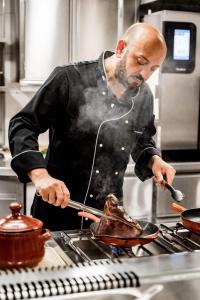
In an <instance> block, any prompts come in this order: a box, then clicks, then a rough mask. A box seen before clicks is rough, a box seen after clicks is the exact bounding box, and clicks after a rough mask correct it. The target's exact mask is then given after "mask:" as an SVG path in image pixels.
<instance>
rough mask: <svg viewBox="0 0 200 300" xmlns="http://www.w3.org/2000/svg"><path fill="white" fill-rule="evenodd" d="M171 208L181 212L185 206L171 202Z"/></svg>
mask: <svg viewBox="0 0 200 300" xmlns="http://www.w3.org/2000/svg"><path fill="white" fill-rule="evenodd" d="M171 209H172V210H174V211H178V212H183V211H185V210H186V208H185V207H183V206H181V205H180V204H177V203H175V202H173V203H172V204H171Z"/></svg>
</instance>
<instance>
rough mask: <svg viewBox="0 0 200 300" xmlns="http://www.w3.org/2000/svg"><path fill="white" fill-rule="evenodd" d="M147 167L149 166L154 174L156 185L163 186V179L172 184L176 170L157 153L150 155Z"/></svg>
mask: <svg viewBox="0 0 200 300" xmlns="http://www.w3.org/2000/svg"><path fill="white" fill-rule="evenodd" d="M149 167H150V168H151V170H152V172H153V175H154V178H153V179H154V182H155V184H156V186H159V187H161V186H163V180H164V179H165V180H166V181H167V183H169V184H172V182H173V179H174V176H175V173H176V170H175V169H174V168H173V167H172V166H171V165H169V164H168V163H166V162H165V161H164V160H163V159H162V158H161V157H159V156H158V155H154V156H152V158H151V159H150V162H149Z"/></svg>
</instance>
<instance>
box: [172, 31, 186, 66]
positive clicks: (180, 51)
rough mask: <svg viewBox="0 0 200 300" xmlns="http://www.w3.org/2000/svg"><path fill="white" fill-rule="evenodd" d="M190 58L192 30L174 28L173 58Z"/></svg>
mask: <svg viewBox="0 0 200 300" xmlns="http://www.w3.org/2000/svg"><path fill="white" fill-rule="evenodd" d="M189 58H190V30H187V29H175V30H174V49H173V59H175V60H189Z"/></svg>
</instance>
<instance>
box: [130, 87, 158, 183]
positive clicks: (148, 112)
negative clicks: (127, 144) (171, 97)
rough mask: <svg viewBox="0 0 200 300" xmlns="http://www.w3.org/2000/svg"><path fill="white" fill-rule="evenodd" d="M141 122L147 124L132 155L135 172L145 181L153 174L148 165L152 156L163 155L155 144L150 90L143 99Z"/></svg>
mask: <svg viewBox="0 0 200 300" xmlns="http://www.w3.org/2000/svg"><path fill="white" fill-rule="evenodd" d="M139 119H140V121H139V123H141V124H143V125H144V124H145V125H144V126H143V131H142V133H141V134H140V135H139V138H138V139H137V143H136V144H135V147H134V148H133V150H132V153H131V156H132V158H133V160H134V161H135V163H136V164H135V174H136V176H137V177H139V179H140V180H142V181H144V180H146V179H149V178H151V177H152V176H153V173H152V171H151V169H150V168H149V167H148V163H149V160H150V158H151V157H152V156H153V155H158V156H161V153H160V151H159V150H158V149H157V148H156V146H155V141H154V140H153V136H154V135H155V133H156V128H155V125H154V115H153V96H152V93H151V92H148V94H147V95H146V97H144V99H143V106H142V109H141V110H140V118H139Z"/></svg>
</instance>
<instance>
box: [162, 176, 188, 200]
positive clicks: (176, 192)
mask: <svg viewBox="0 0 200 300" xmlns="http://www.w3.org/2000/svg"><path fill="white" fill-rule="evenodd" d="M163 184H164V187H166V188H167V189H168V190H169V191H170V193H171V196H172V198H173V199H174V200H176V201H177V202H181V201H183V199H184V198H185V195H184V194H183V193H182V192H181V191H179V190H176V189H175V188H174V187H173V186H172V185H170V184H169V183H167V182H166V181H165V180H163Z"/></svg>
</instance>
